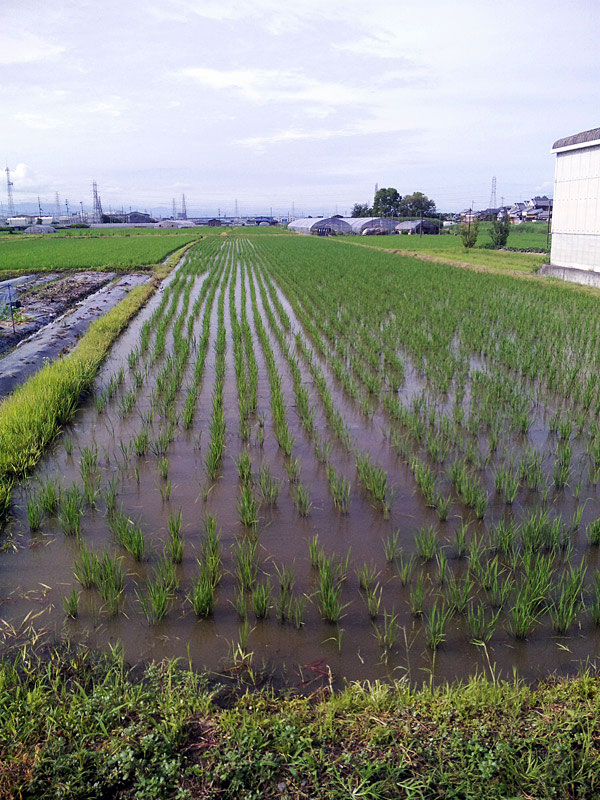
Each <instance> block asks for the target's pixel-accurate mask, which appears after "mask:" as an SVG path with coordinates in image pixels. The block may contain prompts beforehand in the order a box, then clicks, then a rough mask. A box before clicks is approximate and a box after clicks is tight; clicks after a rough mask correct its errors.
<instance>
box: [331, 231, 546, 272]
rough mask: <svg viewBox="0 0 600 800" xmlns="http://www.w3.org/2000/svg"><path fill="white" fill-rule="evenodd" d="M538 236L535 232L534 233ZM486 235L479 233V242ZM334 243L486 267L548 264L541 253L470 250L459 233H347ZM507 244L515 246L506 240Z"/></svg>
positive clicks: (530, 267) (522, 269)
mask: <svg viewBox="0 0 600 800" xmlns="http://www.w3.org/2000/svg"><path fill="white" fill-rule="evenodd" d="M536 235H537V234H536ZM488 238H489V237H487V236H484V235H483V234H480V244H483V243H484V242H485V241H487V239H488ZM335 241H336V242H344V243H350V244H353V245H358V246H362V247H372V248H382V249H386V250H399V251H402V253H403V254H406V255H413V254H414V255H417V256H421V257H423V256H431V257H433V258H434V259H437V258H439V259H445V260H448V261H452V262H461V263H463V264H467V265H471V266H481V267H488V268H493V269H498V270H514V271H517V272H535V271H536V270H537V269H539V267H541V266H542V264H545V263H547V261H548V256H547V255H544V254H540V253H512V252H507V251H504V250H488V249H486V248H484V247H480V246H476V247H473V248H472V249H470V250H467V249H465V248H464V247H463V245H462V241H461V239H460V237H459V236H451V235H450V236H447V235H443V236H432V235H429V236H422V237H420V236H402V235H400V236H347V237H341V236H339V237H336V239H335ZM508 246H509V247H518V246H520V245H513V244H511V243H510V240H509V245H508Z"/></svg>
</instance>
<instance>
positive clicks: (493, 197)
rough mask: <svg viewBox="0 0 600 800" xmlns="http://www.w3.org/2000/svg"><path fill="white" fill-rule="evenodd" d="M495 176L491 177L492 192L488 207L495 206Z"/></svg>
mask: <svg viewBox="0 0 600 800" xmlns="http://www.w3.org/2000/svg"><path fill="white" fill-rule="evenodd" d="M497 202H498V201H497V200H496V176H495V175H494V177H493V178H492V193H491V194H490V208H496V203H497Z"/></svg>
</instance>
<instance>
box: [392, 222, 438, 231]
mask: <svg viewBox="0 0 600 800" xmlns="http://www.w3.org/2000/svg"><path fill="white" fill-rule="evenodd" d="M421 226H422V232H423V233H439V229H438V226H437V225H436V224H435V222H432V221H431V220H429V219H424V220H423V221H422V222H421V220H420V219H417V220H412V221H411V220H408V221H407V222H399V223H398V224H397V225H396V231H397V232H398V233H408V234H415V233H421Z"/></svg>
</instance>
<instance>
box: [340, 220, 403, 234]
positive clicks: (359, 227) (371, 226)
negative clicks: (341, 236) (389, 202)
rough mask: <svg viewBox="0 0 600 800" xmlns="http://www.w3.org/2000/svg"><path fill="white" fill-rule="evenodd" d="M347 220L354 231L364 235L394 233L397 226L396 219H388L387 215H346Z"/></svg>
mask: <svg viewBox="0 0 600 800" xmlns="http://www.w3.org/2000/svg"><path fill="white" fill-rule="evenodd" d="M345 222H347V223H348V224H349V225H350V227H351V229H352V233H358V234H359V235H362V236H367V235H368V234H377V233H394V231H395V228H396V224H397V222H396V220H394V219H386V218H385V217H346V218H345Z"/></svg>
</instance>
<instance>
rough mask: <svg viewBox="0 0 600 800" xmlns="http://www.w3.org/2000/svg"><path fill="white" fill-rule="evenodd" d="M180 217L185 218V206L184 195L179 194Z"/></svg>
mask: <svg viewBox="0 0 600 800" xmlns="http://www.w3.org/2000/svg"><path fill="white" fill-rule="evenodd" d="M181 219H187V206H186V204H185V195H184V194H182V195H181Z"/></svg>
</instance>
